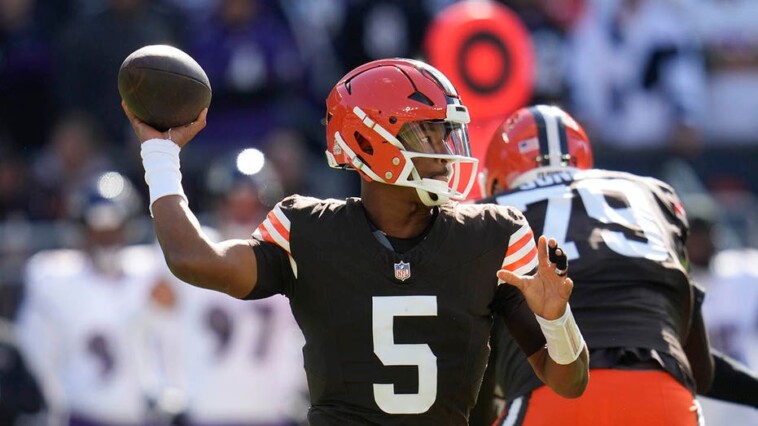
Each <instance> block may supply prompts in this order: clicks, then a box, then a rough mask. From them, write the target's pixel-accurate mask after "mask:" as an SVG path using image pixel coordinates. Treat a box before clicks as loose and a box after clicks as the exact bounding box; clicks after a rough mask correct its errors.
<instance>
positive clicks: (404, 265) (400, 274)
mask: <svg viewBox="0 0 758 426" xmlns="http://www.w3.org/2000/svg"><path fill="white" fill-rule="evenodd" d="M410 277H411V264H410V263H408V262H403V261H402V260H401V261H400V263H396V264H395V278H397V279H399V280H400V281H405V280H407V279H408V278H410Z"/></svg>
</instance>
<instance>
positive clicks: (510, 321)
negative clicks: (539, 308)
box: [492, 284, 546, 357]
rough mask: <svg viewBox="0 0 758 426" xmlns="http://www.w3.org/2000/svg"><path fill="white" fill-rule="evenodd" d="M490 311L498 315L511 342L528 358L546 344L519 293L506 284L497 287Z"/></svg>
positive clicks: (537, 324) (540, 330) (535, 319)
mask: <svg viewBox="0 0 758 426" xmlns="http://www.w3.org/2000/svg"><path fill="white" fill-rule="evenodd" d="M492 310H493V311H494V312H495V313H497V314H498V315H500V316H501V317H502V319H503V321H504V322H505V326H506V327H507V328H508V331H509V332H510V333H511V336H513V340H515V341H516V344H517V345H518V346H519V348H521V350H522V351H523V352H524V354H525V355H526V356H527V357H529V356H532V355H534V353H535V352H537V351H538V350H540V349H541V348H543V347H544V346H545V344H546V341H545V335H544V334H542V329H541V328H540V324H539V323H538V322H537V318H535V316H534V313H533V312H532V310H531V309H529V305H527V303H526V300H524V296H523V295H522V294H521V292H520V291H519V290H518V289H517V288H515V287H512V286H510V285H508V284H502V285H500V286H499V287H498V289H497V293H496V295H495V301H494V302H493V304H492Z"/></svg>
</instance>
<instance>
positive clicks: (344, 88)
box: [124, 59, 588, 425]
mask: <svg viewBox="0 0 758 426" xmlns="http://www.w3.org/2000/svg"><path fill="white" fill-rule="evenodd" d="M326 106H327V111H326V131H327V135H326V136H327V149H326V155H327V159H328V162H329V165H330V166H332V167H335V168H343V169H354V170H356V171H358V173H359V174H360V176H361V177H362V178H363V179H362V186H361V197H360V198H352V199H348V200H344V201H337V200H318V199H313V198H308V197H303V196H298V195H294V196H291V197H288V198H286V199H284V200H283V201H281V202H280V203H279V204H278V205H277V206H276V207H275V208H274V209H273V210H272V211H271V212H270V213H269V215H268V217H267V219H266V220H265V221H264V222H263V223H262V224H261V225H260V226H259V227H258V228H257V230H255V233H254V234H253V236H252V238H251V239H248V240H232V241H225V242H223V243H220V244H214V243H212V242H210V241H209V240H208V238H206V237H205V236H204V235H203V233H202V231H201V228H200V227H199V226H198V222H197V220H196V218H195V216H194V214H193V213H192V212H191V211H190V210H189V208H188V206H187V200H186V197H185V196H184V194H183V191H182V187H181V183H180V178H181V174H180V172H179V158H178V153H179V150H180V148H181V147H184V146H185V145H186V144H187V143H188V142H189V141H190V140H191V139H192V138H193V137H194V136H195V134H197V133H198V132H199V131H200V130H201V129H202V128H203V127H204V125H205V120H206V114H207V111H204V112H202V113H201V115H200V116H199V117H198V118H197V120H196V122H195V123H193V124H190V125H188V126H186V127H183V128H176V129H172V131H171V133H168V132H166V133H160V132H158V131H156V130H155V129H152V128H150V127H149V126H147V125H146V124H145V123H143V122H140V121H139V120H138V119H137V118H136V117H135V116H134V115H133V114H132V113H131V112H130V111H129V110H128V108H126V107H125V108H124V109H125V112H126V114H127V116H128V117H129V119H130V121H131V123H132V126H133V128H134V130H135V132H136V133H137V135H138V138H139V140H140V141H141V142H142V158H143V165H144V167H145V179H146V181H147V183H148V185H149V187H150V196H151V213H152V215H153V218H154V222H155V229H156V233H157V235H158V239H159V241H160V243H161V247H162V249H163V252H164V255H165V257H166V260H167V262H168V264H169V266H170V268H171V270H172V271H173V272H174V274H176V275H177V276H178V277H179V278H181V279H182V280H184V281H186V282H189V283H191V284H194V285H197V286H200V287H205V288H210V289H214V290H218V291H221V292H224V293H227V294H229V295H231V296H234V297H237V298H248V299H256V298H262V297H267V296H270V295H272V294H277V293H281V294H284V295H286V296H287V297H288V298H289V299H290V303H291V307H292V310H293V313H294V315H295V318H296V320H297V321H298V324H299V325H300V327H301V329H302V331H303V334H304V336H305V339H306V344H305V347H304V355H305V369H306V372H307V374H308V382H309V388H310V396H311V401H312V406H311V409H310V412H309V416H308V417H309V421H310V423H311V424H312V425H343V424H344V425H350V424H355V425H358V424H381V425H392V424H430V425H431V424H434V425H464V424H466V423H467V420H468V416H469V411H470V409H471V407H472V406H473V405H474V403H475V399H476V396H477V393H478V390H479V387H480V383H481V380H482V374H483V372H484V368H485V366H486V363H487V359H488V354H489V346H488V336H489V332H490V327H491V325H492V322H493V314H499V315H500V316H502V317H503V318H504V323H505V326H506V327H507V328H508V329H509V330H510V331H511V333H512V334H513V336H514V338H515V339H516V341H518V344H519V345H520V346H521V347H522V350H523V351H524V353H525V356H527V357H528V358H527V359H528V362H529V363H530V364H531V366H532V368H533V370H534V372H535V374H537V375H538V376H539V377H541V378H542V380H544V382H545V383H547V384H548V386H550V387H551V388H552V389H554V390H555V392H557V393H559V394H560V395H563V396H565V397H577V396H579V395H581V394H582V392H583V390H584V388H585V387H586V384H587V380H588V376H587V374H588V369H587V368H588V367H587V362H588V358H587V356H588V355H587V351H586V347H585V344H584V340H583V338H582V336H581V333H580V332H579V329H578V328H577V327H576V324H575V322H574V320H573V316H572V315H571V311H570V309H569V307H568V298H569V295H570V293H571V290H572V282H571V279H570V278H567V277H566V274H565V272H566V271H565V270H564V269H557V267H556V266H557V264H556V263H553V262H551V261H550V260H549V259H550V256H549V255H548V246H549V247H550V248H551V250H552V251H555V252H556V254H557V255H559V256H558V257H556V258H555V259H559V258H560V255H561V254H562V253H561V252H560V249H558V248H557V246H556V243H555V241H554V240H552V239H551V240H550V241H548V239H547V238H545V237H544V236H543V237H540V238H539V239H538V240H537V241H535V238H534V236H533V234H532V231H531V228H530V227H529V224H528V223H527V222H526V220H525V219H524V217H523V215H521V213H519V212H518V211H517V210H515V209H512V208H508V207H501V206H495V205H488V206H485V205H472V204H469V205H464V204H458V203H456V202H453V201H450V200H451V199H462V198H464V197H465V196H466V194H467V192H468V190H469V189H470V187H471V186H472V184H473V181H474V180H475V176H476V173H475V169H476V160H475V159H473V158H471V157H470V155H469V146H468V134H467V130H466V123H467V122H468V121H469V115H468V111H467V109H466V107H465V106H464V105H463V104H462V103H461V100H460V98H459V96H458V94H457V92H456V91H455V89H454V88H453V86H452V85H451V84H450V82H449V81H448V79H447V78H446V77H445V76H443V75H442V74H441V73H440V72H439V71H438V70H436V69H434V68H432V67H430V66H429V65H427V64H425V63H423V62H419V61H414V60H408V59H388V60H379V61H375V62H371V63H368V64H366V65H363V66H361V67H358V68H356V69H355V70H353V71H351V72H349V73H348V74H347V75H346V76H345V77H344V78H343V79H341V80H340V81H339V82H338V83H337V84H336V86H335V87H334V88H333V89H332V91H331V93H330V95H329V97H328V98H327V105H326ZM251 231H252V230H251ZM503 283H507V284H509V285H501V284H503Z"/></svg>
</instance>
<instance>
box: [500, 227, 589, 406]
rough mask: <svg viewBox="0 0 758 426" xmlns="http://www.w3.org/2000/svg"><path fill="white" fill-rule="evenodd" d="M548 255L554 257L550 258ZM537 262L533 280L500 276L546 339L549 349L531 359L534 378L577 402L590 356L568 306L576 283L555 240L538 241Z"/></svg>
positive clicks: (502, 273) (506, 273) (509, 274)
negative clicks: (517, 293)
mask: <svg viewBox="0 0 758 426" xmlns="http://www.w3.org/2000/svg"><path fill="white" fill-rule="evenodd" d="M548 247H549V248H550V250H548ZM549 251H550V252H554V253H555V254H551V255H550V256H549V255H548V253H549ZM537 259H538V266H537V273H536V274H534V275H532V276H522V275H518V274H515V273H513V272H511V271H509V270H508V269H501V270H499V271H498V272H497V276H498V278H499V279H501V280H503V281H505V283H507V284H509V285H512V286H514V287H516V288H518V289H519V290H520V291H521V293H522V294H523V295H524V299H525V300H526V303H527V304H528V305H529V308H530V309H531V310H532V312H534V314H535V315H536V316H537V321H538V322H539V324H540V328H541V329H542V332H543V334H544V335H545V340H546V341H547V346H546V348H543V349H540V350H539V351H537V352H535V353H534V354H532V355H531V356H529V363H530V364H531V365H532V368H533V369H534V372H535V374H537V376H538V377H539V378H540V379H541V380H542V381H543V382H544V383H545V384H546V385H548V386H549V387H550V388H551V389H553V390H554V391H555V392H556V393H557V394H559V395H561V396H563V397H565V398H577V397H579V396H581V395H582V393H584V390H585V388H586V387H587V383H588V380H589V353H588V352H587V345H586V344H585V343H584V338H583V337H582V334H581V332H580V331H579V328H578V327H577V325H576V321H575V320H574V316H573V314H572V313H571V309H570V307H569V304H568V300H569V296H570V295H571V290H572V289H573V287H574V283H573V281H571V278H568V277H567V276H566V271H567V268H568V265H567V263H566V261H565V260H566V256H565V254H564V253H563V252H562V251H561V249H559V248H557V243H556V241H555V240H554V239H552V238H551V239H550V241H549V242H548V240H547V238H546V237H545V236H541V237H540V238H539V240H538V241H537Z"/></svg>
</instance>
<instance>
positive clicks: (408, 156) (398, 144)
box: [326, 58, 477, 206]
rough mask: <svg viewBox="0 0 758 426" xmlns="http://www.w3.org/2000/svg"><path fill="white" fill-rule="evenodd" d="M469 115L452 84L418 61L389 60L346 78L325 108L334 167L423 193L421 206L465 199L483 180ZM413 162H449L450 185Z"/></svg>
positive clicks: (330, 95) (330, 96) (367, 66)
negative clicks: (425, 173) (422, 172)
mask: <svg viewBox="0 0 758 426" xmlns="http://www.w3.org/2000/svg"><path fill="white" fill-rule="evenodd" d="M469 120H470V119H469V113H468V109H467V108H466V106H464V105H463V104H462V103H461V100H460V97H459V96H458V92H457V91H456V90H455V88H454V87H453V85H452V83H450V80H448V79H447V77H445V76H444V75H443V74H442V73H441V72H439V71H438V70H437V69H435V68H434V67H432V66H430V65H428V64H426V63H424V62H421V61H415V60H411V59H402V58H396V59H382V60H377V61H373V62H369V63H367V64H365V65H362V66H360V67H358V68H356V69H354V70H353V71H350V72H349V73H348V74H347V75H345V76H344V77H343V78H342V79H341V80H340V81H339V82H338V83H337V84H336V85H335V86H334V88H333V89H332V91H331V93H330V94H329V96H328V97H327V100H326V140H327V149H326V157H327V161H328V162H329V166H331V167H333V168H341V169H354V170H357V171H358V173H360V175H361V176H362V177H363V178H364V179H366V180H367V181H373V182H382V183H386V184H390V185H399V186H406V187H412V188H416V191H417V192H418V194H419V197H420V198H421V201H422V202H423V203H424V204H426V205H429V206H432V205H439V204H442V203H444V202H446V201H447V200H448V199H449V198H456V199H464V198H465V197H466V195H467V194H468V192H469V191H470V190H471V187H472V186H473V184H474V181H475V178H476V165H477V159H475V158H473V157H471V151H470V147H469V140H468V129H467V123H468V122H469ZM414 158H435V159H441V160H444V161H445V162H446V166H447V168H448V172H449V173H447V181H445V180H440V179H433V178H430V177H422V176H421V175H420V174H419V172H418V170H416V167H415V165H414V163H413V161H412V160H413V159H414Z"/></svg>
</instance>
